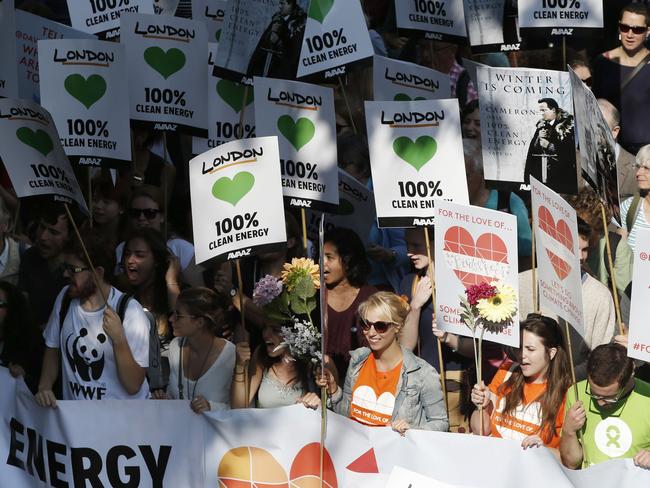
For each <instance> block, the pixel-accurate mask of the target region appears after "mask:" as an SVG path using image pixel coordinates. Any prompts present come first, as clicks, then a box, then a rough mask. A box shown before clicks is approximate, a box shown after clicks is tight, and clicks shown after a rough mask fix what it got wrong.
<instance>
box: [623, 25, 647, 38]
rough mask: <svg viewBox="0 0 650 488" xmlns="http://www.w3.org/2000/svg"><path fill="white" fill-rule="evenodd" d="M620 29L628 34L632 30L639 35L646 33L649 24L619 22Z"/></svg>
mask: <svg viewBox="0 0 650 488" xmlns="http://www.w3.org/2000/svg"><path fill="white" fill-rule="evenodd" d="M618 30H620V31H621V32H622V33H623V34H627V33H628V32H630V30H631V31H632V32H633V33H635V34H636V35H637V36H639V35H641V34H645V33H646V31H647V30H648V26H647V25H627V24H623V23H621V22H619V23H618Z"/></svg>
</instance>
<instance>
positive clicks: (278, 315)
mask: <svg viewBox="0 0 650 488" xmlns="http://www.w3.org/2000/svg"><path fill="white" fill-rule="evenodd" d="M265 312H266V318H269V319H271V320H275V321H277V322H286V321H287V320H290V319H291V316H290V315H289V314H285V313H282V312H280V311H278V310H268V309H267V310H265Z"/></svg>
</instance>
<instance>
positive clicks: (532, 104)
mask: <svg viewBox="0 0 650 488" xmlns="http://www.w3.org/2000/svg"><path fill="white" fill-rule="evenodd" d="M476 76H477V78H478V86H477V90H478V95H479V102H480V103H479V108H480V112H481V142H482V144H481V145H482V150H483V168H484V173H485V179H486V180H487V181H488V182H489V184H490V185H493V186H509V187H510V188H521V189H528V184H529V179H530V176H531V175H532V176H535V177H536V178H537V179H538V180H540V181H541V182H542V183H544V184H545V185H546V186H548V187H550V188H552V189H553V190H555V191H557V192H560V193H577V190H578V171H577V168H576V151H575V132H574V130H575V125H574V120H573V100H572V98H571V81H570V80H569V73H566V72H563V71H550V70H538V69H528V68H490V67H488V66H483V65H481V66H478V67H477V69H476ZM553 105H555V106H556V107H557V108H553V109H551V106H553ZM544 135H545V137H544ZM522 185H523V186H522Z"/></svg>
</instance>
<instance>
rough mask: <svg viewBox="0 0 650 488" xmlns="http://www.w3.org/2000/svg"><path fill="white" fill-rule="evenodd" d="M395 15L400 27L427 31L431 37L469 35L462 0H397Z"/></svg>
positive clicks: (440, 38) (452, 37)
mask: <svg viewBox="0 0 650 488" xmlns="http://www.w3.org/2000/svg"><path fill="white" fill-rule="evenodd" d="M395 17H396V20H397V27H398V28H399V29H413V30H421V31H425V32H426V33H427V38H430V39H437V40H445V39H451V40H454V39H459V38H465V37H467V31H466V29H465V12H464V10H463V2H462V1H460V0H454V1H446V2H441V1H438V0H395Z"/></svg>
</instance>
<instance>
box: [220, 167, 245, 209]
mask: <svg viewBox="0 0 650 488" xmlns="http://www.w3.org/2000/svg"><path fill="white" fill-rule="evenodd" d="M254 184H255V176H253V175H252V174H251V173H249V172H248V171H241V172H239V173H237V174H236V175H235V176H234V177H233V178H232V179H231V178H228V177H227V176H224V177H222V178H219V179H218V180H217V181H215V182H214V185H212V195H213V196H214V197H215V198H217V199H219V200H223V201H224V202H228V203H230V204H231V205H232V206H233V207H234V206H235V205H237V204H238V203H239V201H240V200H241V199H242V198H244V196H246V194H247V193H248V192H249V191H251V190H252V189H253V185H254Z"/></svg>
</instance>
